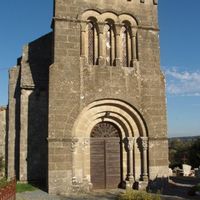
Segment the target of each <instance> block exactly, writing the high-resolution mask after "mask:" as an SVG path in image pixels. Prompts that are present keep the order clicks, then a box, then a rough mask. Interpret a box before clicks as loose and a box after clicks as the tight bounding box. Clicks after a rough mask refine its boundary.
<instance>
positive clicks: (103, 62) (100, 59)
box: [97, 57, 105, 66]
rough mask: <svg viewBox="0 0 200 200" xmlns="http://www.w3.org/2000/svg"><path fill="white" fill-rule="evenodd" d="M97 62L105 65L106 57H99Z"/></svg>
mask: <svg viewBox="0 0 200 200" xmlns="http://www.w3.org/2000/svg"><path fill="white" fill-rule="evenodd" d="M97 63H98V65H100V66H104V65H105V59H104V58H103V57H99V58H98V59H97Z"/></svg>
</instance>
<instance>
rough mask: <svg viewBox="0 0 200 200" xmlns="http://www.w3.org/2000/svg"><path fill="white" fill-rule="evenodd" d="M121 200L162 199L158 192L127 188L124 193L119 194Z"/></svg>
mask: <svg viewBox="0 0 200 200" xmlns="http://www.w3.org/2000/svg"><path fill="white" fill-rule="evenodd" d="M119 200H161V198H160V195H158V194H149V193H147V192H143V191H135V190H132V189H127V190H126V192H125V193H124V194H121V195H120V196H119Z"/></svg>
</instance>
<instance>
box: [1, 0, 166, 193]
mask: <svg viewBox="0 0 200 200" xmlns="http://www.w3.org/2000/svg"><path fill="white" fill-rule="evenodd" d="M157 11H158V2H157V0H98V1H94V0H54V13H53V19H52V32H50V33H48V34H46V35H44V36H42V37H41V38H38V39H36V40H35V41H33V42H30V43H29V44H28V45H26V46H24V48H23V54H22V57H21V58H19V59H18V61H17V65H16V66H15V67H13V68H12V69H11V70H10V71H9V103H8V108H7V111H5V109H1V112H6V117H4V119H5V120H6V122H7V125H6V126H5V127H6V132H7V134H6V137H5V140H6V148H5V154H6V156H5V159H6V163H7V170H6V174H7V176H8V177H10V178H11V177H13V176H15V175H16V177H17V179H18V180H19V181H22V182H27V181H28V182H38V183H43V184H44V185H46V187H47V189H48V192H49V193H51V194H58V193H59V194H66V193H68V192H70V191H74V190H76V189H78V190H88V189H91V188H93V189H108V188H113V189H114V188H118V187H122V188H124V187H132V186H135V185H139V187H142V186H144V185H147V184H148V181H150V180H155V179H156V178H159V177H164V176H167V175H168V139H167V123H166V100H165V78H164V75H163V73H162V72H161V69H160V46H159V27H158V13H157ZM1 132H3V131H1ZM0 134H2V133H0Z"/></svg>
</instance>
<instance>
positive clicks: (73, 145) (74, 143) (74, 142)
mask: <svg viewBox="0 0 200 200" xmlns="http://www.w3.org/2000/svg"><path fill="white" fill-rule="evenodd" d="M77 144H78V138H75V137H74V138H72V140H71V151H72V185H74V184H76V183H77V179H76V173H75V169H76V166H75V154H76V150H77V147H78V145H77Z"/></svg>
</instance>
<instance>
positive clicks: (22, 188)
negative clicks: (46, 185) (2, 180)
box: [16, 183, 37, 193]
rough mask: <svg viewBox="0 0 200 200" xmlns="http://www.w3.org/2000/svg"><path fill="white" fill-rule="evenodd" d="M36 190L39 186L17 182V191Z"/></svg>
mask: <svg viewBox="0 0 200 200" xmlns="http://www.w3.org/2000/svg"><path fill="white" fill-rule="evenodd" d="M35 190H37V188H35V187H33V186H32V185H31V184H27V183H17V186H16V191H17V193H21V192H29V191H35Z"/></svg>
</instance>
